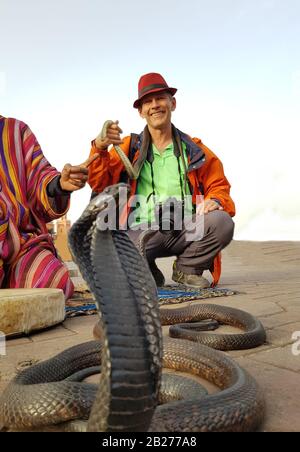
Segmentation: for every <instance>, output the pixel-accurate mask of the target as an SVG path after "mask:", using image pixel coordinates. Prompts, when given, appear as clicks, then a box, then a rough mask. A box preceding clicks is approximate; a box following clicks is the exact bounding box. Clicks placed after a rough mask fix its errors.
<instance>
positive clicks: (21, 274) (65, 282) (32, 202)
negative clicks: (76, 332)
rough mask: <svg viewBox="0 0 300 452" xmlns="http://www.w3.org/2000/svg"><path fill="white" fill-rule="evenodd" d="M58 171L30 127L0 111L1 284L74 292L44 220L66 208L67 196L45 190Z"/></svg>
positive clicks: (68, 293) (54, 217) (3, 285)
mask: <svg viewBox="0 0 300 452" xmlns="http://www.w3.org/2000/svg"><path fill="white" fill-rule="evenodd" d="M58 174H59V172H58V171H57V170H56V169H55V168H53V167H52V166H51V165H50V164H49V162H48V161H47V160H46V158H45V156H44V155H43V152H42V150H41V148H40V145H39V143H38V142H37V139H36V137H35V136H34V134H33V133H32V132H31V130H30V128H29V127H28V126H27V125H26V124H24V123H23V122H21V121H18V120H16V119H12V118H4V117H3V116H0V287H2V288H4V287H29V288H33V287H57V288H62V289H63V290H64V291H65V295H66V296H70V295H71V294H72V291H73V287H72V283H71V281H70V280H69V276H68V272H67V269H66V267H64V266H63V265H62V263H61V262H60V261H59V260H58V259H57V257H56V250H55V248H54V244H53V241H52V238H51V236H50V235H49V233H48V231H47V226H46V223H47V222H49V221H52V220H54V219H57V218H60V217H61V216H62V215H64V214H65V213H66V212H67V210H68V208H69V198H68V197H64V198H50V197H48V196H47V191H46V187H47V185H48V183H49V182H50V181H51V180H52V179H53V178H54V177H56V176H57V175H58ZM33 250H34V251H33Z"/></svg>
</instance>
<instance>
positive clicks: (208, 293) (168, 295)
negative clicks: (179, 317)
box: [66, 284, 237, 317]
mask: <svg viewBox="0 0 300 452" xmlns="http://www.w3.org/2000/svg"><path fill="white" fill-rule="evenodd" d="M236 293H237V292H236V291H234V290H231V289H218V288H216V287H214V288H208V289H196V288H191V287H186V286H183V285H181V284H179V285H176V286H174V285H171V286H164V287H160V288H159V289H158V301H159V304H160V305H165V304H176V303H183V302H185V301H191V300H202V299H207V298H214V297H224V296H229V295H235V294H236ZM96 313H97V308H96V305H95V300H94V298H93V295H92V294H91V293H90V292H89V291H88V290H82V291H75V292H74V295H73V297H72V298H70V299H69V300H67V301H66V316H67V317H75V316H78V315H92V314H96Z"/></svg>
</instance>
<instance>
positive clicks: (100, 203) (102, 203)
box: [86, 183, 130, 230]
mask: <svg viewBox="0 0 300 452" xmlns="http://www.w3.org/2000/svg"><path fill="white" fill-rule="evenodd" d="M129 194H130V186H129V185H127V184H124V183H120V184H115V185H110V186H108V187H106V188H105V189H104V190H103V192H101V193H99V195H97V196H95V197H94V198H93V199H92V201H91V202H90V204H89V205H88V207H87V211H86V213H87V214H88V215H89V216H90V219H92V221H94V219H96V217H97V227H98V229H101V230H105V229H118V225H119V222H118V219H119V212H122V211H123V209H124V208H125V207H126V205H127V202H128V198H129Z"/></svg>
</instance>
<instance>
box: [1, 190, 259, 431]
mask: <svg viewBox="0 0 300 452" xmlns="http://www.w3.org/2000/svg"><path fill="white" fill-rule="evenodd" d="M119 187H120V184H119V185H115V186H111V187H108V188H107V189H106V190H105V191H104V192H103V193H102V194H100V195H98V196H97V197H96V198H95V199H94V200H93V201H91V203H90V204H89V206H88V207H87V208H86V210H85V211H84V213H83V214H82V216H81V217H80V218H79V220H78V221H77V222H76V223H75V224H74V225H73V227H72V230H71V233H70V245H71V248H72V251H73V254H74V255H75V257H76V260H77V263H78V265H79V268H80V270H81V272H82V274H83V277H84V278H85V279H86V281H87V282H88V284H89V285H90V289H91V290H92V292H93V293H94V295H95V298H96V300H97V304H98V309H99V313H100V317H101V323H102V329H103V334H104V340H103V342H102V343H100V342H99V341H91V342H88V343H85V344H80V345H77V346H75V347H72V348H70V349H68V350H66V351H64V352H62V353H61V354H59V355H57V356H55V357H54V358H51V359H50V360H48V361H45V362H42V363H39V364H37V365H35V366H32V367H30V368H28V369H26V370H24V371H23V372H21V373H20V374H19V375H17V376H16V377H15V378H14V379H13V380H12V382H11V383H10V384H9V385H8V387H7V388H6V390H5V391H4V392H3V393H2V395H1V397H0V426H5V427H6V428H10V429H14V428H15V429H30V428H38V427H40V426H43V425H53V424H59V423H62V422H65V421H68V420H72V419H87V418H88V430H89V431H112V432H114V431H118V432H120V431H176V432H180V431H182V432H187V431H190V432H194V431H249V430H250V431H253V430H255V429H256V428H257V427H258V425H259V424H260V422H261V420H262V416H263V411H264V402H263V397H262V394H261V391H260V390H259V388H258V386H257V384H256V382H255V380H254V379H253V378H252V377H251V376H250V375H249V374H248V373H247V372H246V371H245V370H243V369H241V368H240V367H239V366H238V365H237V364H236V363H235V362H234V361H233V360H232V359H230V358H229V357H227V356H226V355H224V354H222V353H221V352H218V351H216V350H214V349H213V348H211V347H207V346H205V345H202V344H196V343H194V342H191V341H189V340H178V339H172V338H168V339H167V340H166V341H164V347H162V333H161V323H160V314H159V311H158V302H157V295H156V287H155V284H154V281H153V280H152V278H151V277H149V270H148V268H147V264H146V262H145V261H144V260H143V259H142V258H141V256H140V254H139V253H138V251H137V250H136V248H135V247H134V245H133V244H132V243H131V241H130V240H129V239H128V236H127V234H126V233H125V232H124V231H109V230H106V231H103V230H101V227H100V220H99V213H101V212H103V211H105V209H106V210H107V209H108V210H109V209H114V208H116V200H117V198H118V193H119V190H118V189H119ZM102 220H103V218H102ZM99 250H101V251H100V252H99ZM207 306H209V305H207ZM218 308H219V307H218ZM218 308H217V307H215V308H213V310H215V311H217V309H218ZM170 311H173V313H174V312H175V311H174V310H170ZM215 315H216V316H218V315H220V314H215ZM222 315H223V316H224V314H221V316H222ZM243 321H244V322H245V319H243ZM238 323H239V324H240V325H241V320H239V321H238ZM244 326H245V325H244ZM205 334H208V333H205ZM162 350H163V351H162ZM100 362H101V376H100V383H99V385H97V386H95V385H91V384H87V383H79V382H75V381H70V380H68V379H67V377H68V376H69V375H72V374H74V373H75V372H77V371H78V370H80V369H85V368H87V367H91V366H95V365H99V363H100ZM162 365H163V366H164V367H166V368H169V369H174V370H178V371H183V372H188V373H191V374H194V375H198V376H201V377H204V378H206V379H207V380H209V381H211V382H212V383H214V384H215V385H216V386H218V387H219V388H220V389H221V391H220V392H217V393H215V394H212V395H209V396H204V397H203V398H199V399H197V398H194V397H193V398H192V399H189V400H180V401H173V402H170V403H167V404H164V405H159V406H157V403H158V402H157V401H158V394H159V389H160V380H161V367H162Z"/></svg>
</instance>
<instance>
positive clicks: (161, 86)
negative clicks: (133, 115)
mask: <svg viewBox="0 0 300 452" xmlns="http://www.w3.org/2000/svg"><path fill="white" fill-rule="evenodd" d="M138 91H139V94H138V95H139V97H138V99H137V100H136V101H135V102H134V104H133V106H134V108H139V106H140V104H141V100H142V98H143V97H145V96H146V95H147V94H150V93H157V92H159V91H168V92H169V93H170V94H171V95H172V96H174V94H175V93H176V91H177V89H176V88H171V87H170V86H168V84H167V82H166V81H165V79H164V78H163V77H162V76H161V75H160V74H157V73H156V72H150V73H149V74H145V75H142V76H141V78H140V80H139V86H138Z"/></svg>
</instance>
